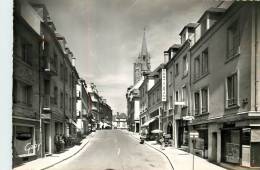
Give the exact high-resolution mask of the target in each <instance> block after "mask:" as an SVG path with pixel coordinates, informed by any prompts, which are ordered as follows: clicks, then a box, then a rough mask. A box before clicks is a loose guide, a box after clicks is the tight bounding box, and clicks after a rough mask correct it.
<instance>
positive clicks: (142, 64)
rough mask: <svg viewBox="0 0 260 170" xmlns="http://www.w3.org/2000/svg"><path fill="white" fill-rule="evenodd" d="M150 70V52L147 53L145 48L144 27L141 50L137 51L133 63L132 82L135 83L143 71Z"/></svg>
mask: <svg viewBox="0 0 260 170" xmlns="http://www.w3.org/2000/svg"><path fill="white" fill-rule="evenodd" d="M150 70H151V65H150V54H149V53H148V50H147V45H146V38H145V29H144V35H143V42H142V47H141V52H140V53H139V56H138V58H137V59H136V61H135V63H134V84H136V83H137V82H138V81H139V80H140V79H141V78H142V75H143V73H145V72H150Z"/></svg>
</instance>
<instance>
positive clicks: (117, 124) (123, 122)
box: [113, 113, 128, 129]
mask: <svg viewBox="0 0 260 170" xmlns="http://www.w3.org/2000/svg"><path fill="white" fill-rule="evenodd" d="M113 128H116V129H127V128H128V126H127V116H126V114H125V113H120V114H119V113H117V114H116V115H113Z"/></svg>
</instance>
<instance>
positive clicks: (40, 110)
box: [38, 35, 44, 157]
mask: <svg viewBox="0 0 260 170" xmlns="http://www.w3.org/2000/svg"><path fill="white" fill-rule="evenodd" d="M43 43H44V35H42V36H41V42H40V48H39V61H38V64H39V114H40V130H39V131H40V144H41V149H40V150H41V153H40V155H41V157H43V142H42V118H41V115H42V94H41V58H42V51H43V50H44V44H43Z"/></svg>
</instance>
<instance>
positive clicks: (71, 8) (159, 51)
mask: <svg viewBox="0 0 260 170" xmlns="http://www.w3.org/2000/svg"><path fill="white" fill-rule="evenodd" d="M33 1H38V2H41V3H44V4H45V5H46V7H47V9H48V11H49V13H50V16H51V18H52V20H53V21H54V24H55V26H56V28H57V32H59V33H61V34H62V35H64V36H65V38H66V40H67V42H68V47H69V48H70V49H71V51H72V52H73V54H74V56H75V57H76V58H77V60H76V68H77V70H78V73H79V75H80V77H82V78H84V79H85V80H86V82H88V83H91V82H93V83H95V84H96V86H97V89H98V91H99V95H101V96H102V97H104V98H105V99H107V103H108V104H109V105H110V106H111V108H112V109H113V112H114V113H116V112H124V113H126V111H127V106H126V97H125V94H126V90H127V88H128V87H129V86H130V85H133V63H134V61H135V59H136V58H137V57H138V54H139V52H140V50H141V44H142V39H143V30H144V27H145V28H146V40H147V48H148V52H149V53H150V55H151V69H152V70H153V69H155V68H156V67H157V66H158V65H159V64H160V63H162V62H163V51H165V50H167V49H168V48H169V47H170V46H171V45H172V44H174V43H180V37H179V33H180V31H181V30H182V28H183V27H184V26H185V25H186V24H188V23H190V22H197V21H198V19H199V17H200V16H201V15H202V14H203V12H204V11H205V10H206V9H208V8H210V7H216V6H217V5H218V4H219V3H220V1H216V0H215V1H213V0H178V1H177V0H33Z"/></svg>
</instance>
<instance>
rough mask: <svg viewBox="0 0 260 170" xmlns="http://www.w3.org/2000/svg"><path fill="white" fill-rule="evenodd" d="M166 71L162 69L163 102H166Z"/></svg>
mask: <svg viewBox="0 0 260 170" xmlns="http://www.w3.org/2000/svg"><path fill="white" fill-rule="evenodd" d="M166 95H167V93H166V69H162V101H163V102H166Z"/></svg>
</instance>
